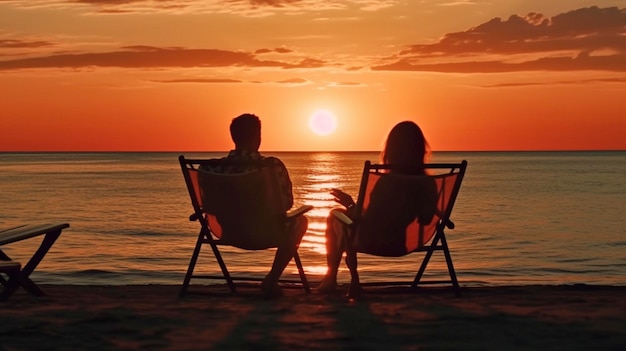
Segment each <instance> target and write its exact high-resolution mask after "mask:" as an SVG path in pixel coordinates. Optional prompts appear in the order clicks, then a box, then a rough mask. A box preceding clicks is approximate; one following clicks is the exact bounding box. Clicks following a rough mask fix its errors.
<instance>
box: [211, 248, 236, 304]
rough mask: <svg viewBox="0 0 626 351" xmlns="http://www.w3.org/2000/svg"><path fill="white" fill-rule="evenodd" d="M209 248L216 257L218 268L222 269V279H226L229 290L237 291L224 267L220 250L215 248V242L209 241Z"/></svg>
mask: <svg viewBox="0 0 626 351" xmlns="http://www.w3.org/2000/svg"><path fill="white" fill-rule="evenodd" d="M210 244H211V249H212V250H213V254H214V255H215V259H217V263H218V264H219V265H220V269H221V270H222V274H223V275H224V279H226V283H228V287H229V288H230V292H232V293H235V292H237V288H236V287H235V282H234V281H233V278H232V277H231V276H230V273H229V272H228V268H226V263H224V259H223V258H222V254H221V253H220V250H219V249H218V248H217V245H216V244H215V243H210Z"/></svg>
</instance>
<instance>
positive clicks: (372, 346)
mask: <svg viewBox="0 0 626 351" xmlns="http://www.w3.org/2000/svg"><path fill="white" fill-rule="evenodd" d="M43 288H44V290H45V291H46V292H47V293H48V296H46V297H41V298H38V297H32V296H30V295H26V293H25V292H24V291H23V290H20V291H18V292H17V293H16V294H15V295H14V296H12V297H11V299H9V300H8V301H5V302H2V303H0V316H1V319H0V340H1V342H0V350H127V349H128V350H134V349H141V350H535V349H546V350H624V349H626V287H625V286H620V287H615V286H587V285H574V286H509V287H480V288H468V287H464V288H462V296H461V297H455V296H454V294H453V293H452V292H451V291H450V290H448V289H438V288H430V287H426V288H421V289H420V290H418V291H409V290H408V289H402V288H367V289H366V292H365V295H364V297H363V298H362V299H360V300H358V301H350V300H348V299H347V298H345V296H344V293H345V290H346V289H347V287H346V286H342V287H341V288H342V290H341V291H340V292H338V293H337V294H334V295H319V294H316V293H315V292H313V293H311V294H306V293H304V292H303V291H302V290H300V289H284V290H283V292H284V294H283V296H280V297H277V298H273V299H270V300H264V299H263V298H262V296H261V294H260V290H259V288H258V286H244V287H241V288H240V290H239V291H238V293H236V294H227V293H224V292H225V291H226V290H225V288H224V286H218V285H212V286H192V287H191V288H190V291H189V292H190V294H188V295H187V296H185V297H184V298H179V296H178V292H179V287H178V286H171V285H141V286H78V285H71V286H61V285H47V286H45V285H44V286H43Z"/></svg>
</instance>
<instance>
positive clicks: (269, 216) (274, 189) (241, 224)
mask: <svg viewBox="0 0 626 351" xmlns="http://www.w3.org/2000/svg"><path fill="white" fill-rule="evenodd" d="M179 162H180V165H181V170H182V172H183V176H184V178H185V182H186V184H187V190H188V191H189V195H190V198H191V203H192V206H193V208H194V215H192V216H193V217H194V218H193V219H198V220H200V221H201V223H202V224H203V225H206V226H207V227H208V228H209V229H210V231H211V234H212V235H213V236H214V238H216V239H227V240H224V241H225V242H227V243H229V244H232V245H234V246H239V247H244V248H257V246H259V247H258V248H263V247H261V246H264V247H268V246H267V245H265V244H261V243H260V242H259V240H261V239H263V238H267V237H271V236H275V235H277V233H276V232H277V231H280V230H283V228H284V225H282V224H281V223H284V218H285V205H284V204H283V203H282V201H283V200H282V198H281V197H280V196H277V194H279V184H278V178H277V177H276V174H275V171H276V170H275V169H274V168H273V167H271V166H269V165H267V164H264V163H262V162H261V163H258V164H257V165H255V167H253V168H252V169H250V170H246V171H244V172H242V173H233V174H229V173H223V172H221V171H211V169H224V168H227V167H232V166H233V165H234V164H233V163H232V162H230V161H228V160H225V159H210V160H206V159H204V160H203V159H186V158H185V157H184V156H182V155H181V156H180V157H179ZM226 237H228V238H226ZM270 246H271V245H270Z"/></svg>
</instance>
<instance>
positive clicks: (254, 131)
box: [230, 113, 261, 145]
mask: <svg viewBox="0 0 626 351" xmlns="http://www.w3.org/2000/svg"><path fill="white" fill-rule="evenodd" d="M260 134H261V120H260V119H259V117H257V116H256V115H253V114H251V113H244V114H243V115H241V116H238V117H235V118H233V121H232V122H231V123H230V136H231V137H232V139H233V142H234V143H235V145H239V144H246V143H249V142H250V140H253V139H254V138H257V137H258V136H259V135H260Z"/></svg>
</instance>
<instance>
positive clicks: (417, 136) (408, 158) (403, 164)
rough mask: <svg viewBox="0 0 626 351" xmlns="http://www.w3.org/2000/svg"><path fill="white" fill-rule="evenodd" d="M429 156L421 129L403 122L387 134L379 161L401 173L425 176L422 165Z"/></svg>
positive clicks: (410, 122)
mask: <svg viewBox="0 0 626 351" xmlns="http://www.w3.org/2000/svg"><path fill="white" fill-rule="evenodd" d="M429 155H430V148H429V146H428V142H427V141H426V138H425V137H424V133H422V129H421V128H420V127H419V126H418V125H417V124H415V122H412V121H404V122H400V123H398V124H396V125H395V126H394V127H393V128H392V129H391V131H390V132H389V135H388V136H387V141H386V142H385V148H384V149H383V151H382V153H381V161H382V163H383V164H387V165H390V166H394V167H397V168H398V169H399V171H400V172H402V173H409V174H426V170H425V169H424V163H425V162H426V159H427V157H428V156H429Z"/></svg>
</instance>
